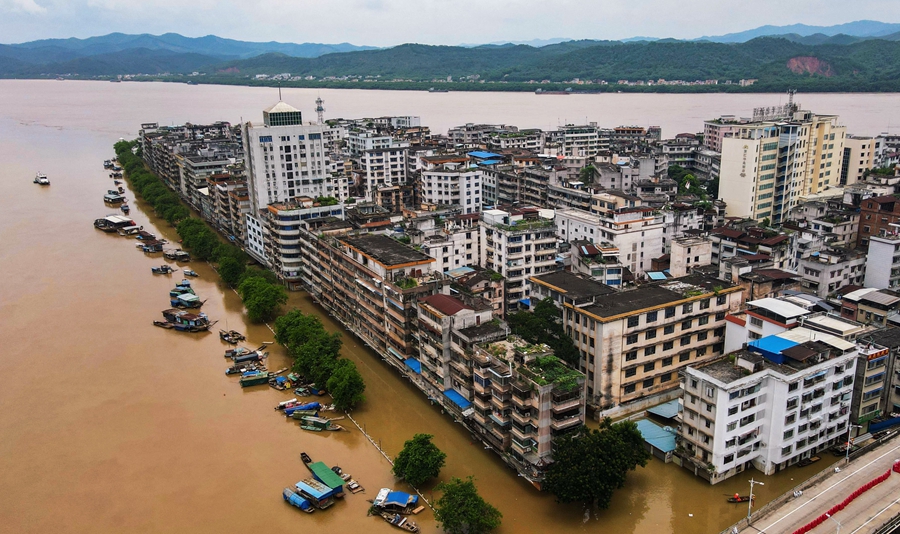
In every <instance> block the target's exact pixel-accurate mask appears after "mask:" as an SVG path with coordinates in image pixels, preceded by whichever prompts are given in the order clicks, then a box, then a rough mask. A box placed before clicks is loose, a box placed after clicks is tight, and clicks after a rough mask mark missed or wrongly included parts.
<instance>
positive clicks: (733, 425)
mask: <svg viewBox="0 0 900 534" xmlns="http://www.w3.org/2000/svg"><path fill="white" fill-rule="evenodd" d="M735 428H737V421H735V422H734V423H728V426H727V427H725V429H726V430H727V431H728V432H731V431H732V430H734V429H735Z"/></svg>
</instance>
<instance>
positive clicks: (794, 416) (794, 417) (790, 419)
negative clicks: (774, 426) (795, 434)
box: [784, 413, 797, 425]
mask: <svg viewBox="0 0 900 534" xmlns="http://www.w3.org/2000/svg"><path fill="white" fill-rule="evenodd" d="M796 420H797V414H795V413H792V414H791V415H789V416H787V417H785V418H784V424H785V425H790V424H793V423H794V421H796Z"/></svg>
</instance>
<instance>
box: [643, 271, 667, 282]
mask: <svg viewBox="0 0 900 534" xmlns="http://www.w3.org/2000/svg"><path fill="white" fill-rule="evenodd" d="M647 276H649V277H650V279H651V280H665V279H666V274H665V273H657V272H652V273H651V272H648V273H647Z"/></svg>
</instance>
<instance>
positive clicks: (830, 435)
mask: <svg viewBox="0 0 900 534" xmlns="http://www.w3.org/2000/svg"><path fill="white" fill-rule="evenodd" d="M788 334H792V335H790V336H788ZM795 335H796V336H795ZM782 336H783V337H782ZM797 337H802V339H809V340H810V341H804V342H798V341H795V340H793V339H796V338H797ZM792 338H793V339H792ZM858 355H859V351H858V349H857V346H856V344H855V343H852V342H849V341H845V340H843V339H841V338H838V337H836V336H831V335H828V334H824V333H821V332H814V331H812V330H807V329H805V328H797V329H794V330H791V331H790V332H789V333H787V332H786V333H783V334H780V335H776V336H768V337H764V338H762V339H760V340H757V341H754V342H753V343H752V344H751V345H750V347H749V350H741V351H738V352H736V353H733V354H732V355H731V356H734V358H733V361H732V359H731V358H722V359H719V360H717V361H715V362H711V363H708V364H706V365H700V366H691V367H688V368H687V369H685V371H684V381H683V382H682V389H683V396H682V402H683V404H684V411H683V414H682V426H681V429H680V431H679V436H678V439H679V440H680V444H681V446H682V447H683V448H684V450H685V453H684V456H685V460H686V462H685V464H684V466H685V467H686V468H688V469H691V470H692V471H694V474H696V475H698V476H701V477H703V478H705V479H707V480H709V482H710V483H711V484H716V483H718V482H721V481H722V480H725V479H727V478H729V477H731V476H734V475H736V474H738V473H740V472H742V471H744V470H745V469H748V468H749V467H750V466H753V467H755V468H756V469H758V470H759V471H761V472H762V473H764V474H767V475H770V474H773V473H775V472H776V471H779V470H781V469H784V468H786V467H788V466H789V465H793V464H795V463H797V462H798V461H800V460H801V459H805V458H809V457H811V456H812V455H814V454H816V453H818V452H820V451H822V450H824V449H827V448H829V447H831V446H832V445H834V444H835V443H838V442H841V441H843V440H844V439H846V430H847V428H848V423H849V417H850V401H851V395H852V390H853V377H854V373H855V372H856V360H857V357H858Z"/></svg>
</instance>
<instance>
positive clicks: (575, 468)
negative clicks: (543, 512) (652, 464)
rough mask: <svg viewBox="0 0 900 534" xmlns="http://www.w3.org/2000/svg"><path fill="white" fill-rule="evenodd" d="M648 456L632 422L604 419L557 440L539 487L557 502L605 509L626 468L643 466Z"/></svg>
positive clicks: (623, 481)
mask: <svg viewBox="0 0 900 534" xmlns="http://www.w3.org/2000/svg"><path fill="white" fill-rule="evenodd" d="M649 459H650V453H648V452H647V451H646V449H644V442H643V438H642V437H641V433H640V431H639V430H638V429H637V425H636V424H635V423H634V422H633V421H622V422H620V423H616V424H612V421H611V420H610V419H609V418H606V419H604V420H603V421H602V422H601V424H600V429H599V430H597V429H587V428H582V429H581V430H580V431H578V432H575V433H571V434H568V435H565V436H563V437H561V438H558V439H557V442H556V452H554V454H553V464H551V465H550V468H549V469H548V470H547V475H546V476H545V477H544V483H543V487H544V489H546V490H547V491H549V492H550V493H552V494H554V495H555V496H556V499H557V501H559V502H564V503H567V502H582V503H584V504H586V505H590V504H593V505H595V506H597V507H598V508H600V509H606V508H609V504H610V501H611V500H612V496H613V493H614V492H615V490H617V489H620V488H621V487H622V486H624V485H625V478H626V475H627V474H628V471H631V470H634V469H636V468H637V466H639V465H640V466H645V465H647V461H648V460H649Z"/></svg>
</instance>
